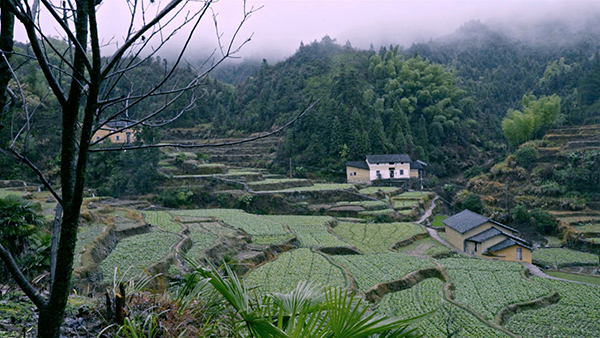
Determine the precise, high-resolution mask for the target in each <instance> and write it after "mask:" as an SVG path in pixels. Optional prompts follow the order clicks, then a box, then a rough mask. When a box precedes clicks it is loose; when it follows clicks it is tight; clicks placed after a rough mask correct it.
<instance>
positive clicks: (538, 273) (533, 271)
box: [523, 263, 598, 287]
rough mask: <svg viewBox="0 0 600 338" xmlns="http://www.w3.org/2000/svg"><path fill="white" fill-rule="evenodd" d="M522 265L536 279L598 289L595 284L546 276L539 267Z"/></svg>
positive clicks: (529, 264)
mask: <svg viewBox="0 0 600 338" xmlns="http://www.w3.org/2000/svg"><path fill="white" fill-rule="evenodd" d="M523 265H525V267H527V269H529V272H530V273H531V274H532V275H534V276H538V277H542V278H548V279H554V280H559V281H563V282H569V283H577V284H585V285H590V286H595V287H598V285H596V284H591V283H585V282H578V281H575V280H570V279H564V278H558V277H554V276H550V275H547V274H545V273H544V272H543V271H542V270H541V269H540V268H539V267H537V266H535V265H533V264H531V263H523Z"/></svg>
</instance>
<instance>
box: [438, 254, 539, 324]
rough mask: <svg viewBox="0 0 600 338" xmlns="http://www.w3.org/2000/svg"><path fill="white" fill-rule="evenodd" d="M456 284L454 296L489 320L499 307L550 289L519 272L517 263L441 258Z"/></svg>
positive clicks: (530, 298) (519, 267)
mask: <svg viewBox="0 0 600 338" xmlns="http://www.w3.org/2000/svg"><path fill="white" fill-rule="evenodd" d="M440 263H441V264H442V265H443V266H444V268H445V269H446V272H448V275H449V276H450V281H451V282H452V284H453V285H454V287H455V291H454V296H455V300H456V301H457V302H459V303H461V304H463V305H465V306H468V307H470V308H472V309H473V310H475V311H476V312H477V313H479V314H481V315H483V316H484V317H485V318H486V319H488V320H492V319H494V316H495V315H496V313H498V311H500V310H501V309H502V308H504V307H506V306H508V305H511V304H515V303H520V302H524V301H527V300H532V299H536V298H539V297H542V296H544V295H547V294H549V293H550V291H549V290H548V289H547V288H546V287H544V286H543V285H540V284H539V283H534V282H531V281H529V280H527V279H525V278H523V276H522V275H521V270H522V269H523V266H522V265H521V264H519V263H513V262H503V261H491V260H482V259H473V258H449V259H444V260H440Z"/></svg>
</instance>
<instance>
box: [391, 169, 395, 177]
mask: <svg viewBox="0 0 600 338" xmlns="http://www.w3.org/2000/svg"><path fill="white" fill-rule="evenodd" d="M390 178H394V168H390Z"/></svg>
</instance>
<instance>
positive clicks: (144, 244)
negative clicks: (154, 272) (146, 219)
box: [100, 229, 180, 283]
mask: <svg viewBox="0 0 600 338" xmlns="http://www.w3.org/2000/svg"><path fill="white" fill-rule="evenodd" d="M179 240H180V237H179V236H178V235H176V234H173V233H169V232H164V231H161V230H159V229H154V230H153V231H151V232H149V233H146V234H141V235H136V236H131V237H127V238H124V239H122V240H121V241H119V243H118V244H117V246H116V247H115V248H114V249H113V251H112V252H111V253H110V255H108V257H106V259H105V260H103V261H102V263H100V271H101V272H102V276H103V277H104V282H106V283H112V281H113V274H114V270H115V268H116V267H119V269H120V271H121V273H122V274H123V279H124V280H127V279H129V278H133V277H136V276H139V275H141V274H142V273H143V271H144V268H147V267H148V266H150V265H152V263H156V262H158V261H160V260H161V259H163V258H165V257H166V256H167V255H168V254H169V252H171V247H172V246H173V245H174V244H175V243H177V242H178V241H179Z"/></svg>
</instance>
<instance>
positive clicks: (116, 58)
mask: <svg viewBox="0 0 600 338" xmlns="http://www.w3.org/2000/svg"><path fill="white" fill-rule="evenodd" d="M182 2H183V0H172V1H171V2H170V3H169V4H167V5H166V6H165V8H164V9H163V10H162V11H160V12H159V13H158V14H157V15H156V17H154V19H152V20H151V21H150V22H148V23H147V24H145V25H144V26H143V27H142V28H140V30H139V31H137V32H136V33H135V34H134V35H133V36H132V37H131V38H130V39H128V40H127V41H125V43H124V44H123V46H121V48H119V49H118V50H117V51H116V52H115V54H114V55H113V56H112V57H111V58H110V60H109V61H108V64H107V65H106V66H104V68H103V69H102V78H104V77H106V75H107V74H108V73H109V72H110V71H111V70H112V69H113V67H114V66H115V64H116V63H117V62H118V61H119V60H120V59H121V57H122V56H123V54H125V52H126V51H127V50H128V49H129V47H131V46H132V45H133V44H134V43H135V42H136V41H137V40H138V39H139V38H141V37H142V35H143V34H144V33H146V32H147V31H148V30H149V29H151V28H152V27H154V26H155V25H156V24H158V22H159V21H160V20H162V19H163V18H164V17H165V16H167V15H168V14H169V13H170V12H171V11H173V9H175V8H176V7H177V6H179V4H181V3H182ZM212 2H213V0H207V1H206V2H205V4H204V7H206V8H208V7H210V5H211V4H212Z"/></svg>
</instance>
